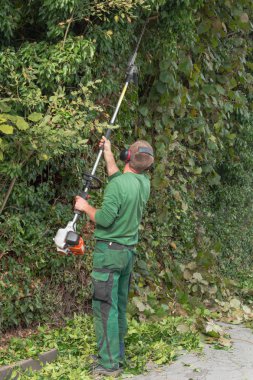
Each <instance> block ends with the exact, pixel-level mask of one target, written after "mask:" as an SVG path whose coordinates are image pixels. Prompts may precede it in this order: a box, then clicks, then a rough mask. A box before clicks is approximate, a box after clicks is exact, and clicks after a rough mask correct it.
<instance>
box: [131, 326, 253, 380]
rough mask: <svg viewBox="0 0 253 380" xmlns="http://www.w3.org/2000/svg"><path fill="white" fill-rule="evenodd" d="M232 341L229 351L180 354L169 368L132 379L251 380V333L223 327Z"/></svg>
mask: <svg viewBox="0 0 253 380" xmlns="http://www.w3.org/2000/svg"><path fill="white" fill-rule="evenodd" d="M222 327H223V328H225V330H226V332H227V333H228V334H229V335H230V337H231V339H232V344H233V345H232V348H231V349H229V351H226V350H216V349H214V348H213V347H212V346H208V345H205V347H204V350H203V353H202V354H192V353H190V354H183V355H181V356H180V357H179V358H178V360H177V361H176V362H174V363H173V364H171V365H170V366H166V367H160V368H157V369H153V370H151V372H148V373H147V374H143V375H140V376H135V377H132V379H134V380H253V332H252V330H250V329H247V328H245V327H243V326H241V325H225V324H223V326H222Z"/></svg>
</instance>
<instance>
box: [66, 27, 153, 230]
mask: <svg viewBox="0 0 253 380" xmlns="http://www.w3.org/2000/svg"><path fill="white" fill-rule="evenodd" d="M147 23H148V20H147V21H146V22H145V24H144V26H143V28H142V31H141V34H140V37H139V40H138V42H137V45H136V47H135V50H134V53H133V55H132V56H131V58H130V60H129V62H128V66H127V71H126V81H125V84H124V87H123V89H122V91H121V94H120V97H119V99H118V102H117V105H116V107H115V110H114V113H113V115H112V118H111V120H110V123H109V124H110V125H114V123H115V120H116V117H117V115H118V112H119V109H120V106H121V103H122V101H123V99H124V96H125V93H126V90H127V88H128V85H129V84H130V83H131V82H135V83H136V81H137V74H138V71H137V67H136V65H135V60H136V57H137V53H138V50H139V46H140V43H141V40H142V37H143V34H144V32H145V29H146V26H147ZM111 132H112V129H111V128H108V129H107V131H106V134H105V137H106V138H107V139H109V138H110V136H111ZM102 154H103V147H102V148H100V149H99V153H98V156H97V159H96V161H95V164H94V166H93V168H92V171H91V173H90V174H88V175H86V178H87V179H86V180H85V185H84V190H83V192H82V193H81V197H82V198H84V199H87V197H88V192H89V189H90V188H91V184H92V180H93V179H96V177H95V173H96V170H97V167H98V164H99V161H100V159H101V156H102ZM74 213H75V215H74V218H73V220H72V223H73V226H75V225H76V222H77V221H78V219H79V218H80V215H81V212H80V211H78V210H75V211H74Z"/></svg>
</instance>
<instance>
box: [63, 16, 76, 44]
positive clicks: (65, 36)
mask: <svg viewBox="0 0 253 380" xmlns="http://www.w3.org/2000/svg"><path fill="white" fill-rule="evenodd" d="M73 17H74V11H73V12H72V15H71V17H70V19H69V20H68V26H67V28H66V31H65V34H64V38H63V47H64V46H65V43H66V39H67V36H68V33H69V28H70V25H71V23H72V21H73Z"/></svg>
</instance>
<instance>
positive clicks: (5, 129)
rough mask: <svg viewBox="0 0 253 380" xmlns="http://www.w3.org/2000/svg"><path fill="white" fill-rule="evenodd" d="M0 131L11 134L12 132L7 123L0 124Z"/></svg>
mask: <svg viewBox="0 0 253 380" xmlns="http://www.w3.org/2000/svg"><path fill="white" fill-rule="evenodd" d="M0 131H1V132H3V133H5V134H6V135H12V134H13V127H12V126H11V125H8V124H2V125H0Z"/></svg>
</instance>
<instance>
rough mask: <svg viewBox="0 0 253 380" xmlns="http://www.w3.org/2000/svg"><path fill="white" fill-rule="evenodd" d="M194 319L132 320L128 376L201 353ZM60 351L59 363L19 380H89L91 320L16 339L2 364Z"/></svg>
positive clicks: (92, 338) (92, 337) (85, 318)
mask: <svg viewBox="0 0 253 380" xmlns="http://www.w3.org/2000/svg"><path fill="white" fill-rule="evenodd" d="M193 326H194V323H193V321H192V320H191V319H186V318H183V317H167V318H165V319H163V320H159V321H156V322H146V321H145V322H141V323H140V322H137V321H136V320H131V322H130V323H129V330H128V335H127V338H126V357H127V367H126V369H125V372H126V373H131V374H139V373H142V372H143V371H144V370H145V366H146V364H147V363H148V362H149V361H153V362H155V363H157V364H166V363H169V362H171V361H173V360H174V359H175V358H176V357H177V355H178V353H179V351H180V350H181V349H185V350H188V351H190V350H198V349H200V339H199V334H198V333H197V332H196V331H195V329H194V327H193ZM52 348H57V349H58V350H59V357H58V359H57V360H56V361H55V362H54V363H51V364H47V365H46V366H45V367H44V368H43V370H42V371H40V372H37V373H29V372H26V373H25V374H22V375H21V377H20V379H22V380H26V379H33V380H42V379H44V380H46V379H59V380H67V379H69V380H72V379H73V380H74V379H75V380H76V379H82V380H83V379H90V376H89V373H90V364H91V363H90V360H89V355H91V354H93V353H94V352H95V351H96V343H95V335H94V330H93V323H92V317H90V316H87V315H85V316H76V317H75V318H74V319H72V320H69V321H67V324H66V326H65V327H62V328H58V329H53V330H49V331H46V329H45V328H43V327H40V328H39V333H38V334H37V335H34V336H31V337H29V338H26V339H20V338H18V339H17V338H13V339H12V340H11V342H10V344H9V347H8V349H6V350H3V351H2V352H1V355H0V364H1V365H5V364H8V363H13V362H16V361H18V360H20V359H24V358H30V357H36V356H37V355H38V353H40V352H44V351H46V350H49V349H52Z"/></svg>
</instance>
